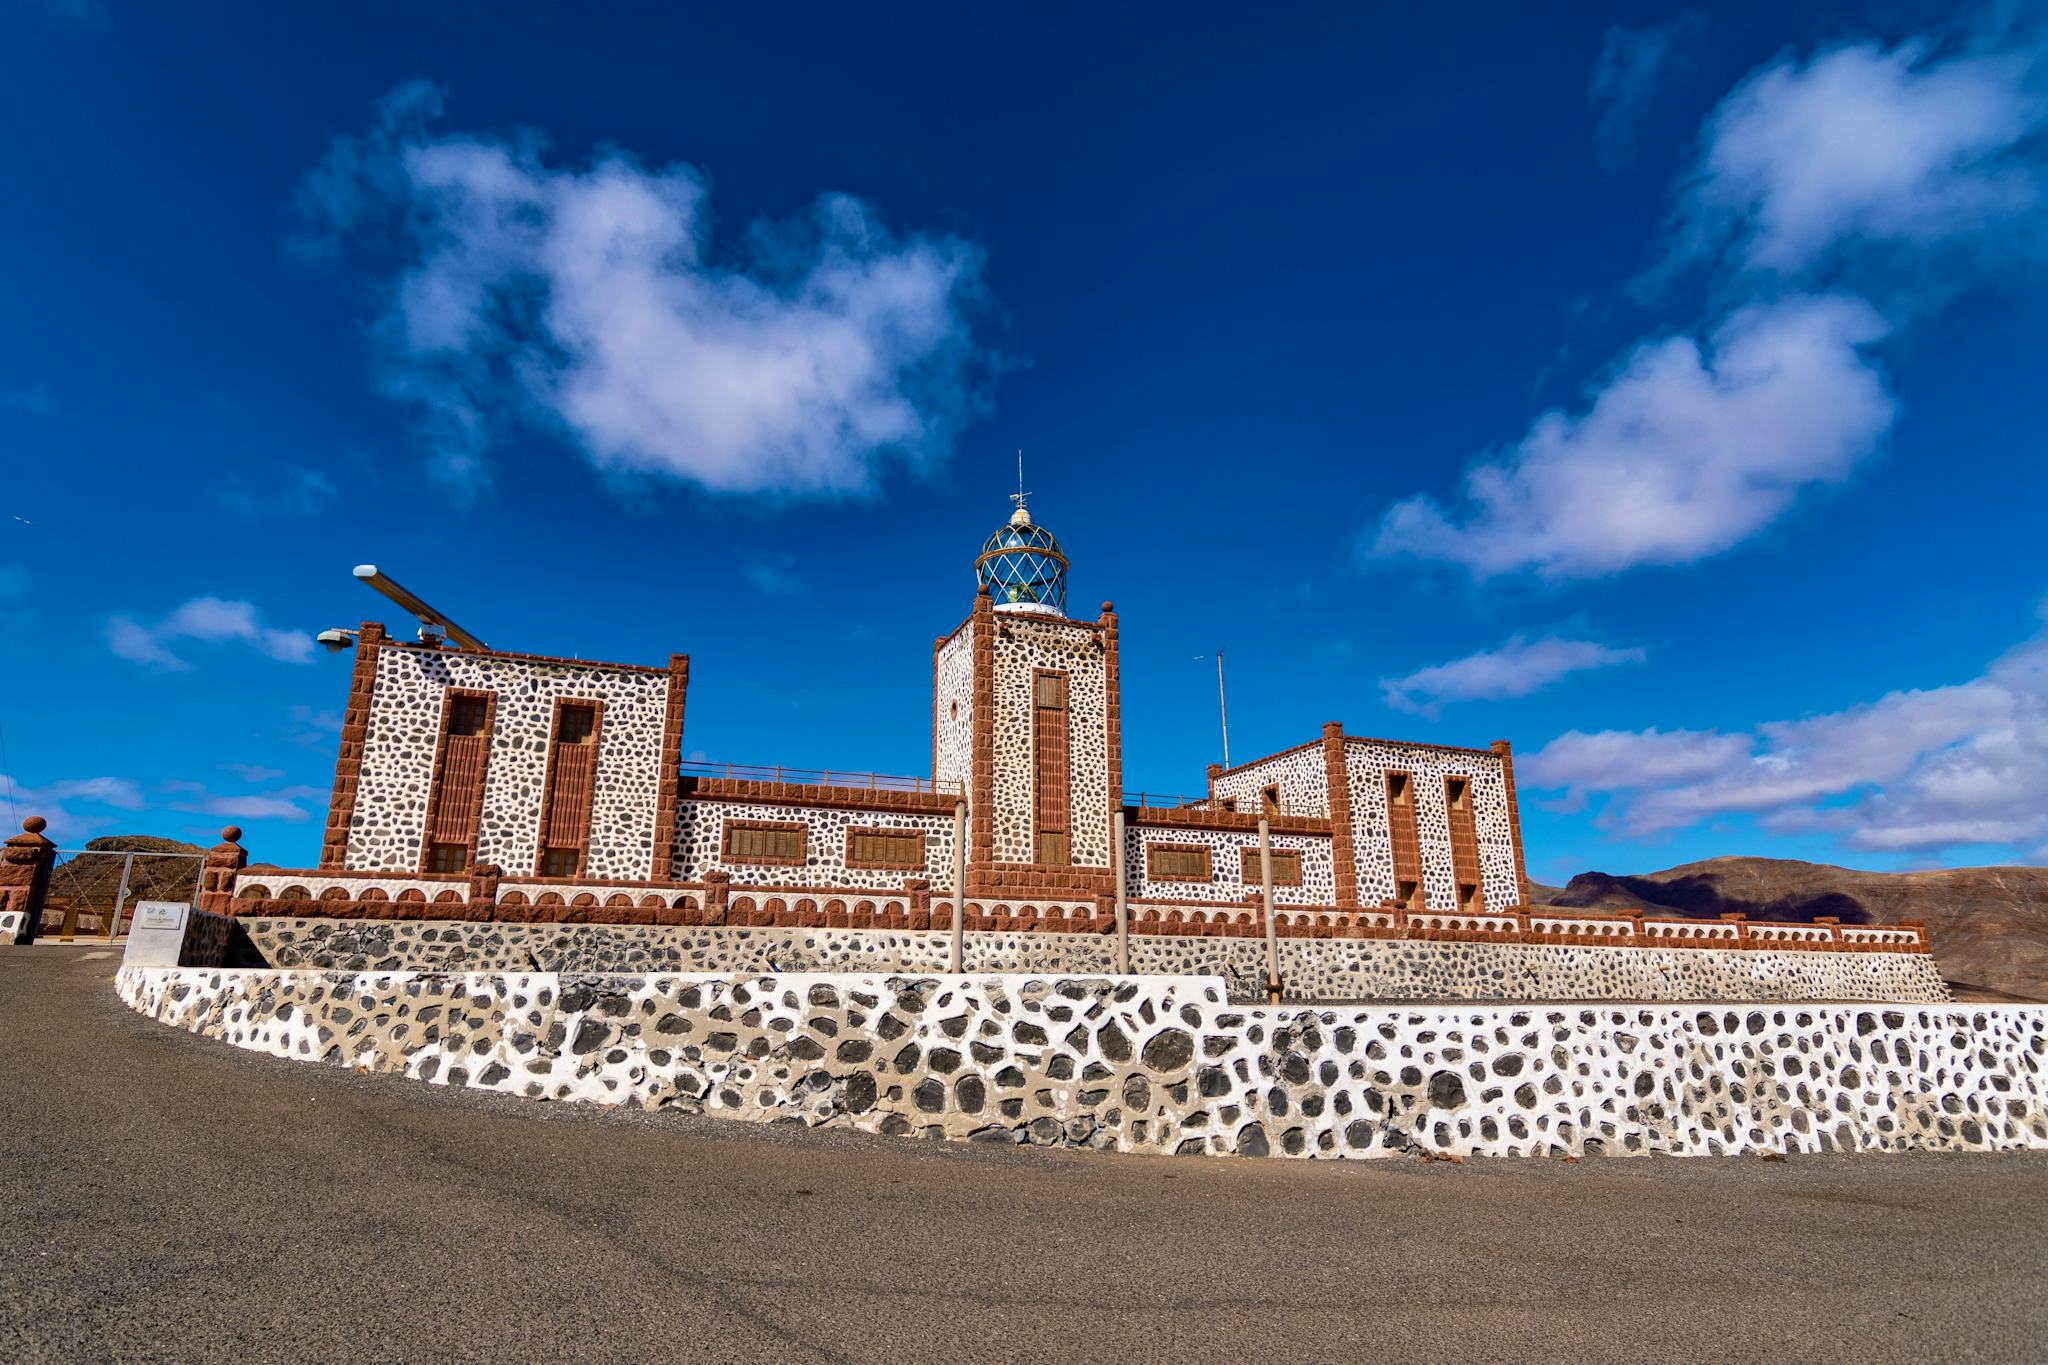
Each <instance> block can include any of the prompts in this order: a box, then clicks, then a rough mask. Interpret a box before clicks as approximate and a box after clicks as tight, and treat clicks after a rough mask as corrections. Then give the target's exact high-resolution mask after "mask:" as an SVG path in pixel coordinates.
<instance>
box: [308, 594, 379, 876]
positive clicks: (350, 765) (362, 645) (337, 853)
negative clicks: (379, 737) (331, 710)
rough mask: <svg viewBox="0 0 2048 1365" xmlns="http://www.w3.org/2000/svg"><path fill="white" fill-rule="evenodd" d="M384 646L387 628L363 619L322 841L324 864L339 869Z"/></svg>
mask: <svg viewBox="0 0 2048 1365" xmlns="http://www.w3.org/2000/svg"><path fill="white" fill-rule="evenodd" d="M383 645H384V627H382V626H380V625H378V624H377V623H376V622H375V621H365V622H363V624H362V628H361V629H360V630H358V631H357V632H356V662H355V671H354V672H353V673H352V674H351V675H350V677H349V684H348V710H347V711H345V712H344V713H343V714H342V718H341V756H340V757H339V758H337V759H336V760H335V762H334V795H333V796H332V797H330V798H329V799H328V802H327V835H326V837H325V838H324V839H323V840H322V841H321V844H320V866H322V867H326V868H336V867H340V866H341V865H342V864H344V863H346V862H347V861H348V832H349V825H350V824H351V823H353V822H354V820H355V814H356V786H357V784H358V783H359V782H361V781H362V776H363V750H364V748H365V746H366V745H367V744H368V742H369V738H370V699H371V698H372V697H373V696H374V695H375V694H376V691H377V651H378V650H379V649H381V648H382V647H383Z"/></svg>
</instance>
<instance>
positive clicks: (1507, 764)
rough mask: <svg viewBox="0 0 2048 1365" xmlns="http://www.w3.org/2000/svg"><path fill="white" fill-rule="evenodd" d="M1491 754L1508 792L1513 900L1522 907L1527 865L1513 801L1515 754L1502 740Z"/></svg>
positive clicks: (1519, 816) (1526, 896)
mask: <svg viewBox="0 0 2048 1365" xmlns="http://www.w3.org/2000/svg"><path fill="white" fill-rule="evenodd" d="M1493 752H1494V753H1496V754H1498V755H1500V778H1501V784H1502V785H1503V786H1505V787H1506V788H1507V792H1508V832H1509V834H1510V835H1511V836H1512V837H1513V840H1514V847H1515V899H1516V900H1517V901H1519V902H1520V903H1521V904H1523V905H1527V904H1528V903H1529V865H1528V864H1527V863H1526V862H1524V861H1523V860H1522V808H1521V806H1520V805H1519V804H1518V803H1517V802H1516V800H1515V754H1514V750H1513V749H1512V748H1511V747H1510V746H1509V744H1508V742H1507V741H1506V740H1504V739H1497V740H1495V741H1494V742H1493Z"/></svg>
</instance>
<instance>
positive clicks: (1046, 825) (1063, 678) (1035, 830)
mask: <svg viewBox="0 0 2048 1365" xmlns="http://www.w3.org/2000/svg"><path fill="white" fill-rule="evenodd" d="M1050 678H1057V679H1059V684H1060V697H1061V698H1062V705H1061V706H1059V707H1058V708H1057V710H1056V711H1054V715H1055V717H1056V719H1055V720H1052V721H1047V720H1046V715H1045V713H1046V710H1047V708H1044V707H1041V706H1040V705H1039V704H1038V689H1039V687H1040V685H1041V684H1043V683H1044V682H1045V681H1046V680H1047V679H1050ZM1073 693H1074V679H1073V677H1072V675H1071V674H1070V673H1069V672H1068V670H1066V669H1064V668H1034V669H1032V670H1031V854H1032V858H1033V859H1034V860H1035V861H1036V862H1037V863H1038V865H1039V866H1041V867H1072V866H1073V864H1074V768H1073V752H1074V695H1073ZM1055 747H1056V748H1057V749H1058V751H1059V752H1058V754H1057V764H1056V771H1055V773H1054V776H1053V779H1052V780H1051V781H1048V780H1047V777H1046V772H1047V767H1048V763H1049V761H1050V760H1052V759H1053V758H1054V755H1053V753H1052V750H1053V749H1054V748H1055ZM1047 834H1056V835H1058V836H1059V837H1060V839H1061V840H1062V842H1064V843H1065V845H1066V855H1067V856H1066V857H1064V858H1060V859H1058V860H1057V861H1055V860H1053V859H1050V858H1048V857H1046V853H1045V849H1044V847H1043V846H1042V845H1043V843H1044V840H1045V836H1046V835H1047Z"/></svg>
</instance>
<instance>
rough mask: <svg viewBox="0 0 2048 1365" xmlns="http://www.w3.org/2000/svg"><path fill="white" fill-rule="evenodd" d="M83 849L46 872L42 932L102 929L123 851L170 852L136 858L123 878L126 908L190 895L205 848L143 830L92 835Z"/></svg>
mask: <svg viewBox="0 0 2048 1365" xmlns="http://www.w3.org/2000/svg"><path fill="white" fill-rule="evenodd" d="M85 848H86V851H85V852H83V853H79V854H75V855H73V856H72V857H69V858H66V859H65V860H64V861H62V862H60V863H58V864H57V868H56V871H54V872H53V873H51V875H50V896H49V899H48V900H47V901H45V902H44V904H43V927H42V932H43V933H46V934H61V933H65V932H67V931H68V932H70V933H73V934H104V933H105V932H106V931H107V917H108V916H109V915H110V914H111V913H112V910H113V906H114V897H115V896H117V895H118V894H120V890H121V867H122V864H123V863H126V862H127V861H128V860H127V859H126V858H123V857H122V856H121V855H122V854H124V853H175V854H179V855H187V856H179V857H175V858H137V859H136V860H135V863H134V870H133V871H132V872H131V874H130V875H129V878H128V910H129V912H130V913H133V911H134V909H135V903H136V902H137V901H190V900H191V899H192V895H193V893H194V892H195V891H197V890H198V889H199V869H200V864H201V860H202V858H203V857H204V854H205V852H206V850H204V849H202V848H201V847H199V845H197V844H187V843H182V842H180V841H178V840H176V839H159V838H156V837H155V836H153V835H148V834H112V835H108V836H107V837H105V838H103V839H92V840H89V841H87V843H86V845H85Z"/></svg>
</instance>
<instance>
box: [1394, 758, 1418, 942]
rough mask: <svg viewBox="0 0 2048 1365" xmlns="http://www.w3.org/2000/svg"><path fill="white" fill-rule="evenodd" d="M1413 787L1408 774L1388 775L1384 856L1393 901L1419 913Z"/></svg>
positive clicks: (1416, 835)
mask: <svg viewBox="0 0 2048 1365" xmlns="http://www.w3.org/2000/svg"><path fill="white" fill-rule="evenodd" d="M1414 785H1415V784H1414V781H1413V779H1412V777H1411V775H1410V774H1408V773H1403V772H1390V773H1388V774H1387V853H1388V856H1389V861H1390V862H1391V863H1392V867H1391V868H1390V869H1389V870H1391V871H1392V872H1393V874H1394V888H1395V889H1394V899H1395V900H1397V901H1399V902H1400V903H1401V904H1402V905H1405V906H1407V907H1408V908H1409V909H1411V910H1419V909H1421V908H1422V900H1421V892H1420V888H1421V886H1422V839H1421V836H1420V834H1419V833H1418V832H1417V830H1416V826H1415V800H1414Z"/></svg>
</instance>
